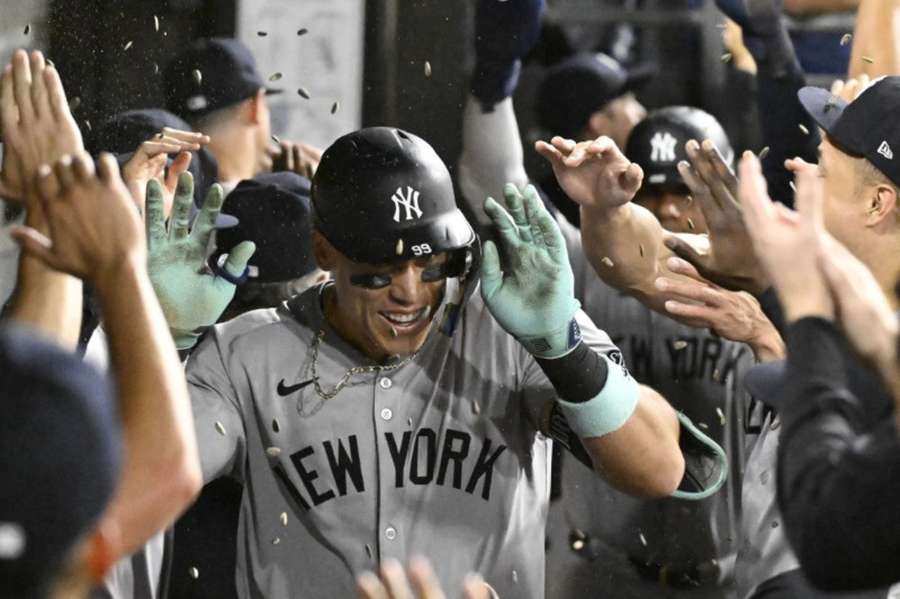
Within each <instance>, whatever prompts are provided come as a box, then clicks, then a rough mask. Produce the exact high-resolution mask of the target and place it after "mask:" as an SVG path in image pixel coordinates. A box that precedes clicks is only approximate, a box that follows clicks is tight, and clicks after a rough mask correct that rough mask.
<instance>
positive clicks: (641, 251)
mask: <svg viewBox="0 0 900 599" xmlns="http://www.w3.org/2000/svg"><path fill="white" fill-rule="evenodd" d="M638 252H640V254H641V258H643V257H644V244H643V243H639V244H638Z"/></svg>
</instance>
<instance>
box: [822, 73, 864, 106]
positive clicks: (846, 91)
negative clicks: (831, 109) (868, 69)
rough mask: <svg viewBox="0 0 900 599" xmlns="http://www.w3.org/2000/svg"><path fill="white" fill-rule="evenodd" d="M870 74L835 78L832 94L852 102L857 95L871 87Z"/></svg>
mask: <svg viewBox="0 0 900 599" xmlns="http://www.w3.org/2000/svg"><path fill="white" fill-rule="evenodd" d="M869 83H871V81H870V80H869V76H868V75H866V74H865V73H862V74H861V75H860V76H859V77H856V78H851V79H847V80H846V81H844V80H841V79H835V80H834V82H833V83H832V84H831V95H832V96H836V97H838V98H840V99H842V100H844V101H845V102H852V101H853V100H855V99H856V97H857V96H858V95H859V94H861V93H863V92H864V91H865V90H866V88H867V87H869Z"/></svg>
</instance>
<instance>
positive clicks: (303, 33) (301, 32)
mask: <svg viewBox="0 0 900 599" xmlns="http://www.w3.org/2000/svg"><path fill="white" fill-rule="evenodd" d="M307 33H309V29H307V28H306V27H303V28H302V29H299V30H298V31H297V35H306V34H307Z"/></svg>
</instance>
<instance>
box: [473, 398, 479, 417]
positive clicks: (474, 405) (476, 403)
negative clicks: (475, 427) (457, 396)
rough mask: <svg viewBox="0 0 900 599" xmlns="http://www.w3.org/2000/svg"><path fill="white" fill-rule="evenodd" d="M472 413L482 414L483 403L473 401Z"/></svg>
mask: <svg viewBox="0 0 900 599" xmlns="http://www.w3.org/2000/svg"><path fill="white" fill-rule="evenodd" d="M472 413H473V414H475V415H476V416H478V415H479V414H481V404H480V403H478V402H477V401H473V402H472Z"/></svg>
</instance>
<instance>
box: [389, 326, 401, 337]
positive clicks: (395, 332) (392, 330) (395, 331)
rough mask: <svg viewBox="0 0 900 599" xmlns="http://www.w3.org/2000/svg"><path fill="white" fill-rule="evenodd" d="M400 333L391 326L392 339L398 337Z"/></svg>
mask: <svg viewBox="0 0 900 599" xmlns="http://www.w3.org/2000/svg"><path fill="white" fill-rule="evenodd" d="M398 335H399V333H397V329H395V328H394V327H393V326H391V337H397V336H398Z"/></svg>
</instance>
